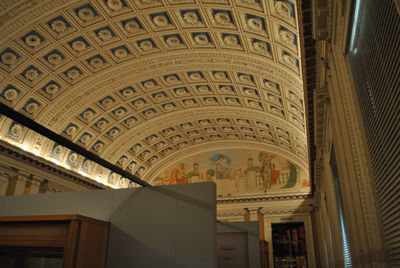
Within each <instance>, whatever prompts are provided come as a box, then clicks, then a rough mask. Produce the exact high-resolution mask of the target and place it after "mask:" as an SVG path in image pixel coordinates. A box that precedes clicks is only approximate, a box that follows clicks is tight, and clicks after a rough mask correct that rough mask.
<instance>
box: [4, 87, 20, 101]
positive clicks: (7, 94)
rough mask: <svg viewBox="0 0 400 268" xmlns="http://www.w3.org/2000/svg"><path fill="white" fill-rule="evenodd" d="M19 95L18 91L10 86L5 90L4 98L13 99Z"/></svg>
mask: <svg viewBox="0 0 400 268" xmlns="http://www.w3.org/2000/svg"><path fill="white" fill-rule="evenodd" d="M17 97H18V91H17V90H15V89H13V88H10V89H7V90H6V91H5V92H4V98H5V99H6V100H8V101H13V100H15V99H16V98H17Z"/></svg>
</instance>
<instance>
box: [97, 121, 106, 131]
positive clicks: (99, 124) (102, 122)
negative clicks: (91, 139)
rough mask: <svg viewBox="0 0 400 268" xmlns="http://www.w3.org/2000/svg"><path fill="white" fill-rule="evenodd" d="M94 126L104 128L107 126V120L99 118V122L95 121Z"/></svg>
mask: <svg viewBox="0 0 400 268" xmlns="http://www.w3.org/2000/svg"><path fill="white" fill-rule="evenodd" d="M96 126H97V127H98V128H99V129H100V130H103V129H105V128H106V126H107V122H106V121H105V120H101V121H99V122H97V124H96Z"/></svg>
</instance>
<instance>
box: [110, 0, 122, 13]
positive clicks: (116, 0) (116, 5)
mask: <svg viewBox="0 0 400 268" xmlns="http://www.w3.org/2000/svg"><path fill="white" fill-rule="evenodd" d="M107 6H108V7H109V8H110V9H111V10H115V11H116V10H120V9H121V8H122V7H123V3H122V2H121V1H120V0H107Z"/></svg>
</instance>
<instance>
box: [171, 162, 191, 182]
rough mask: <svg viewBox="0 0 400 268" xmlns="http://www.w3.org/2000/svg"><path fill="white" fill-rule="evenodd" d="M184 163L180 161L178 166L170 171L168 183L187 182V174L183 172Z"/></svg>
mask: <svg viewBox="0 0 400 268" xmlns="http://www.w3.org/2000/svg"><path fill="white" fill-rule="evenodd" d="M184 169H185V164H184V163H180V164H179V165H178V167H176V168H174V169H173V170H172V172H171V177H170V180H169V184H185V183H188V182H189V179H188V177H187V175H186V174H185V171H184Z"/></svg>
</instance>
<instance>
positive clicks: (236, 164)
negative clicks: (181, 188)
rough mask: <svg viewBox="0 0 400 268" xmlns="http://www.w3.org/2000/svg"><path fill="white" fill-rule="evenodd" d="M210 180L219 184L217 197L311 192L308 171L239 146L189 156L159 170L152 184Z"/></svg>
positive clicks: (277, 158) (270, 155)
mask: <svg viewBox="0 0 400 268" xmlns="http://www.w3.org/2000/svg"><path fill="white" fill-rule="evenodd" d="M257 156H258V159H257ZM255 159H257V160H255ZM211 181H213V182H214V183H215V184H216V185H217V194H218V197H230V196H241V195H249V194H250V195H257V194H261V195H265V194H266V193H267V194H274V193H282V192H285V191H289V192H290V193H293V191H296V192H299V191H301V192H305V193H307V192H309V191H310V184H309V177H308V172H307V170H304V169H302V168H300V167H299V166H298V165H297V164H294V163H292V162H289V161H288V160H287V159H286V158H283V157H281V156H279V155H275V154H273V153H270V152H260V151H255V150H254V151H251V150H250V151H249V150H240V149H237V150H236V149H230V150H218V151H211V152H205V153H201V154H196V155H193V156H190V157H188V158H186V159H183V160H181V161H180V162H179V163H178V164H173V165H171V166H170V167H169V168H167V169H164V170H160V172H159V173H158V174H157V176H156V177H155V178H154V179H153V181H152V184H153V185H168V184H185V183H195V182H211Z"/></svg>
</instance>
